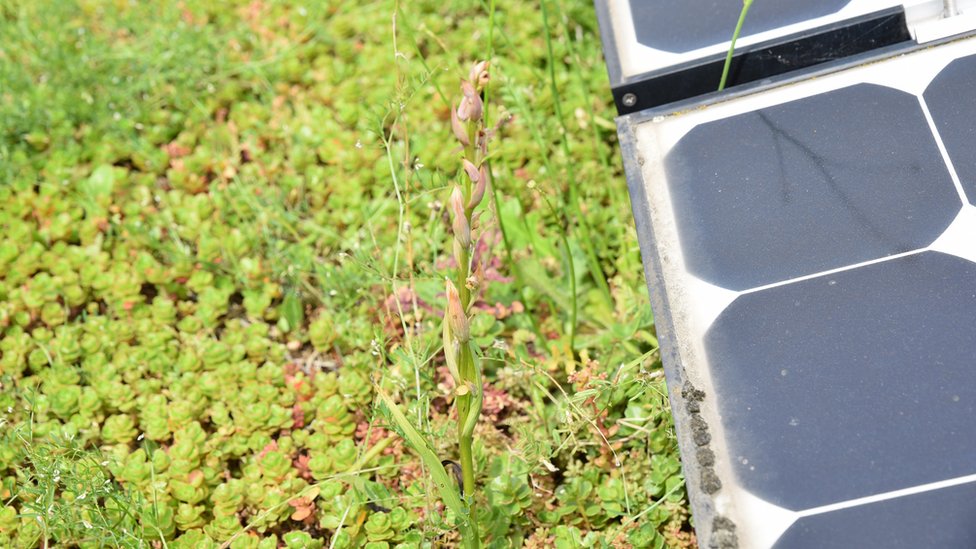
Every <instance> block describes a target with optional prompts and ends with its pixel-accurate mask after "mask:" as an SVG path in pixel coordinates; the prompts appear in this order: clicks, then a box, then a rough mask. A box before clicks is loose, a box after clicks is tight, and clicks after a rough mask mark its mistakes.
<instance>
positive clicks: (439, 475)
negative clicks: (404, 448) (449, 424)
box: [376, 387, 473, 540]
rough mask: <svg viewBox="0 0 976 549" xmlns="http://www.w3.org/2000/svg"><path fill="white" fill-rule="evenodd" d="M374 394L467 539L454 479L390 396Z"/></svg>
mask: <svg viewBox="0 0 976 549" xmlns="http://www.w3.org/2000/svg"><path fill="white" fill-rule="evenodd" d="M376 394H377V395H378V396H379V398H380V400H381V401H383V404H384V405H385V406H386V409H387V410H389V412H390V418H391V419H392V420H393V422H394V423H396V426H397V428H399V429H400V431H401V434H402V435H403V437H404V438H405V439H407V442H408V443H409V444H410V446H412V447H413V449H414V450H415V451H416V452H417V454H419V455H420V459H421V460H423V462H424V465H426V466H427V468H428V469H430V474H431V476H432V477H433V478H434V484H436V485H437V491H438V492H439V493H440V495H441V499H442V500H443V501H444V505H447V507H448V508H449V509H450V510H451V511H454V514H455V515H456V516H457V518H458V521H460V528H461V533H462V537H464V538H465V540H467V539H469V538H470V537H471V535H472V534H473V532H472V526H471V522H470V520H469V519H468V511H467V506H465V505H464V502H463V501H461V496H460V495H459V494H458V490H457V482H456V481H455V480H454V477H452V476H451V475H449V474H448V473H447V469H445V468H444V465H442V464H441V460H440V458H439V457H437V454H436V453H434V450H433V449H432V448H431V447H430V445H429V444H428V443H427V440H426V439H425V438H424V437H423V435H421V434H420V432H419V431H417V429H416V427H414V426H413V424H412V423H410V420H409V419H407V416H405V415H403V412H401V411H400V408H399V407H397V405H396V403H395V402H393V399H392V398H390V395H388V394H386V391H384V390H382V389H380V388H379V387H377V388H376Z"/></svg>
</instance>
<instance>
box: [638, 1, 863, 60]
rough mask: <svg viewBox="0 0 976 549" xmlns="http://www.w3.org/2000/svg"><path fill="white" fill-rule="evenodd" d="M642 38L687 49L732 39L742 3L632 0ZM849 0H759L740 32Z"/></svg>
mask: <svg viewBox="0 0 976 549" xmlns="http://www.w3.org/2000/svg"><path fill="white" fill-rule="evenodd" d="M629 1H630V9H631V13H632V14H633V17H634V30H635V31H636V32H637V41H638V42H640V43H641V44H644V45H645V46H650V47H652V48H655V49H659V50H664V51H669V52H679V53H680V52H687V51H691V50H696V49H699V48H704V47H706V46H712V45H715V44H720V43H723V42H728V41H729V40H730V39H731V38H732V31H733V30H734V29H735V24H736V22H737V21H738V19H739V11H740V10H741V9H742V3H741V2H734V1H730V0H684V1H681V2H675V1H674V0H629ZM849 3H850V1H849V0H818V1H817V2H810V1H808V0H777V1H776V2H755V3H754V4H753V5H752V7H751V8H750V9H749V17H748V18H746V21H745V25H744V26H743V28H742V35H741V36H749V35H751V34H758V33H760V32H765V31H768V30H772V29H776V28H780V27H785V26H787V25H792V24H794V23H799V22H801V21H807V20H809V19H815V18H818V17H823V16H825V15H830V14H832V13H837V12H838V11H840V10H841V9H842V8H843V7H844V6H846V5H847V4H849Z"/></svg>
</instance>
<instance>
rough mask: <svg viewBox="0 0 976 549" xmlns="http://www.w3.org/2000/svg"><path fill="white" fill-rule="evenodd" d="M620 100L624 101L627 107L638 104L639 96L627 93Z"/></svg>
mask: <svg viewBox="0 0 976 549" xmlns="http://www.w3.org/2000/svg"><path fill="white" fill-rule="evenodd" d="M620 102H621V103H623V104H624V106H625V107H633V106H634V105H636V104H637V96H636V95H634V94H632V93H625V94H624V96H623V97H622V98H621V99H620Z"/></svg>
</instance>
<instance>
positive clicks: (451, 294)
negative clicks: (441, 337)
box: [445, 278, 471, 345]
mask: <svg viewBox="0 0 976 549" xmlns="http://www.w3.org/2000/svg"><path fill="white" fill-rule="evenodd" d="M446 282H447V283H446V286H447V312H446V313H445V314H446V316H447V322H448V324H449V326H450V329H451V333H452V334H453V335H454V337H455V338H456V339H457V342H458V343H459V344H460V345H464V344H466V343H467V342H468V340H470V339H471V328H470V326H469V325H468V316H467V314H466V313H465V312H464V306H462V305H461V294H459V293H458V290H457V287H456V286H454V283H453V282H451V279H449V278H448V279H446Z"/></svg>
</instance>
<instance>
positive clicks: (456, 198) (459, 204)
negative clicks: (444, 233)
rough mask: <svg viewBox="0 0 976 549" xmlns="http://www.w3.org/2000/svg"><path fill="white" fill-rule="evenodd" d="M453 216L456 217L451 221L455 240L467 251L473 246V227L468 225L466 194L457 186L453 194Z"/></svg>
mask: <svg viewBox="0 0 976 549" xmlns="http://www.w3.org/2000/svg"><path fill="white" fill-rule="evenodd" d="M451 215H453V216H454V219H452V220H451V226H452V228H453V229H454V240H455V241H457V243H458V244H459V245H460V246H461V248H462V249H467V248H468V247H470V246H471V225H470V224H469V223H468V216H467V215H465V211H464V193H462V192H461V187H457V186H455V187H454V192H452V193H451Z"/></svg>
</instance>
